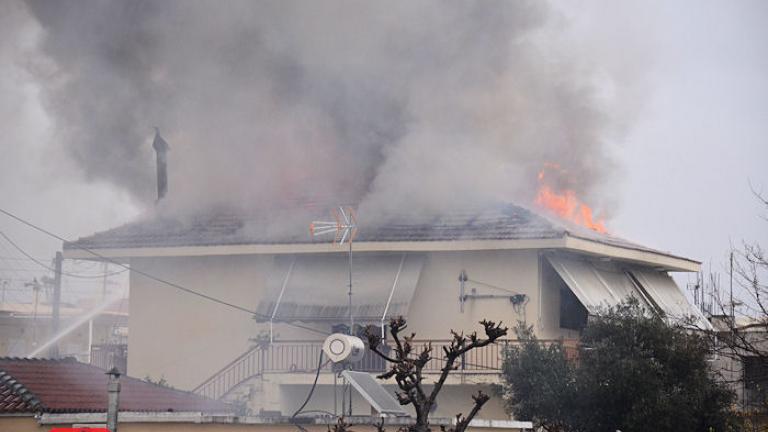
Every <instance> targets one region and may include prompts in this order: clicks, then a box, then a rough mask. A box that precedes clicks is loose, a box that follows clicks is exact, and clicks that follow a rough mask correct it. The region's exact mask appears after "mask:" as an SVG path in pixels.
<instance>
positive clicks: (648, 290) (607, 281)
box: [547, 255, 710, 328]
mask: <svg viewBox="0 0 768 432" xmlns="http://www.w3.org/2000/svg"><path fill="white" fill-rule="evenodd" d="M547 260H548V261H549V263H550V264H552V268H554V269H555V271H556V272H557V274H558V275H559V276H560V277H561V278H562V279H563V281H564V282H565V283H566V285H568V287H569V288H570V289H571V291H573V293H574V295H576V298H578V299H579V301H580V302H581V304H582V305H584V307H585V308H586V309H587V311H589V313H590V314H597V313H600V312H601V311H603V310H604V309H606V308H608V307H612V306H616V305H618V304H619V303H621V302H622V301H624V300H626V299H627V298H628V297H630V296H633V297H635V298H637V299H638V300H640V302H641V303H642V304H643V305H644V306H646V307H648V308H650V309H651V310H656V311H657V312H659V313H662V314H663V315H664V316H665V317H667V318H670V319H673V320H680V319H683V318H687V317H691V316H692V317H694V319H695V321H696V325H697V326H698V327H700V328H710V324H709V322H708V321H707V320H706V319H705V318H704V316H703V315H702V314H701V313H700V312H699V311H698V310H696V308H694V307H692V306H691V304H690V303H689V302H688V300H687V299H686V298H685V295H684V294H683V292H682V291H681V290H680V288H679V287H678V286H677V284H675V281H674V280H673V279H672V278H671V277H670V276H669V275H667V274H666V273H663V272H657V271H655V270H653V269H649V268H642V267H636V266H629V265H622V264H620V263H617V262H615V261H600V260H588V259H583V258H577V257H573V256H561V255H550V256H547Z"/></svg>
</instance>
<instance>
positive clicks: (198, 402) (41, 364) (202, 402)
mask: <svg viewBox="0 0 768 432" xmlns="http://www.w3.org/2000/svg"><path fill="white" fill-rule="evenodd" d="M120 387H121V390H120V411H141V412H167V411H175V412H198V411H202V412H207V413H229V412H231V411H232V409H231V408H230V407H229V406H228V405H226V404H224V403H222V402H219V401H215V400H212V399H207V398H203V397H201V396H198V395H196V394H193V393H189V392H185V391H180V390H174V389H170V388H167V387H162V386H159V385H156V384H151V383H148V382H145V381H142V380H139V379H136V378H131V377H126V376H121V377H120ZM106 410H107V375H106V374H105V371H104V370H103V369H100V368H98V367H95V366H91V365H88V364H85V363H79V362H77V361H76V360H74V359H62V360H46V359H20V358H0V414H6V413H38V412H54V413H60V412H104V411H106Z"/></svg>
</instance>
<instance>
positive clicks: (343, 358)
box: [323, 333, 365, 363]
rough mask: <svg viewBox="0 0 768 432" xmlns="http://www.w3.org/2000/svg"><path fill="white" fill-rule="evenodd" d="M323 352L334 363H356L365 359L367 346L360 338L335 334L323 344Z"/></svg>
mask: <svg viewBox="0 0 768 432" xmlns="http://www.w3.org/2000/svg"><path fill="white" fill-rule="evenodd" d="M323 352H324V353H325V355H327V356H328V358H329V359H331V361H332V362H334V363H340V362H349V363H355V362H359V361H360V360H362V359H363V355H364V354H365V344H363V341H362V340H361V339H360V338H358V337H354V336H350V335H346V334H342V333H334V334H332V335H330V336H328V337H327V338H326V339H325V342H323Z"/></svg>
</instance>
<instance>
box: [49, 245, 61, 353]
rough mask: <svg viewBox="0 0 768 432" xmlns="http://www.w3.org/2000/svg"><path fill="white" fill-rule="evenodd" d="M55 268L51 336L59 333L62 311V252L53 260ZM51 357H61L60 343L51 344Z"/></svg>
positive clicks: (57, 253)
mask: <svg viewBox="0 0 768 432" xmlns="http://www.w3.org/2000/svg"><path fill="white" fill-rule="evenodd" d="M53 261H54V262H53V264H54V269H55V270H56V273H55V274H54V275H53V302H52V303H53V304H52V309H51V337H55V336H56V335H57V334H58V333H59V324H60V323H59V321H60V311H61V266H62V262H63V261H64V256H63V255H62V254H61V252H56V258H54V260H53ZM50 356H51V358H59V343H58V342H56V343H54V344H53V345H52V346H51V351H50Z"/></svg>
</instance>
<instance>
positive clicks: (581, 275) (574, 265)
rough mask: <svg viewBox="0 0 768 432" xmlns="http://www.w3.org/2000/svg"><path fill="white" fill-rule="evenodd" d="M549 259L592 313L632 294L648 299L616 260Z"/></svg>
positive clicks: (554, 257)
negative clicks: (614, 262)
mask: <svg viewBox="0 0 768 432" xmlns="http://www.w3.org/2000/svg"><path fill="white" fill-rule="evenodd" d="M547 259H548V260H549V263H550V264H552V268H554V269H555V271H556V272H557V274H558V275H560V277H561V278H562V279H563V281H564V282H565V284H566V285H568V287H569V288H570V289H571V291H573V293H574V294H575V295H576V298H578V299H579V301H580V302H581V304H583V305H584V307H585V308H587V310H588V311H589V313H590V314H596V313H598V312H600V311H601V310H602V309H606V308H608V307H612V306H616V305H617V304H619V303H621V302H622V301H624V300H626V299H627V298H628V297H629V296H634V297H635V298H637V299H638V300H640V301H643V302H644V303H646V302H645V299H644V297H643V296H642V295H641V293H639V292H638V291H637V288H636V287H635V284H634V283H633V282H632V279H630V277H629V276H628V275H627V274H626V273H625V272H624V271H623V270H621V269H620V268H618V267H617V266H616V265H615V264H613V263H612V262H600V263H592V262H590V261H587V260H582V259H577V258H572V257H565V256H555V255H553V256H547Z"/></svg>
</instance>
